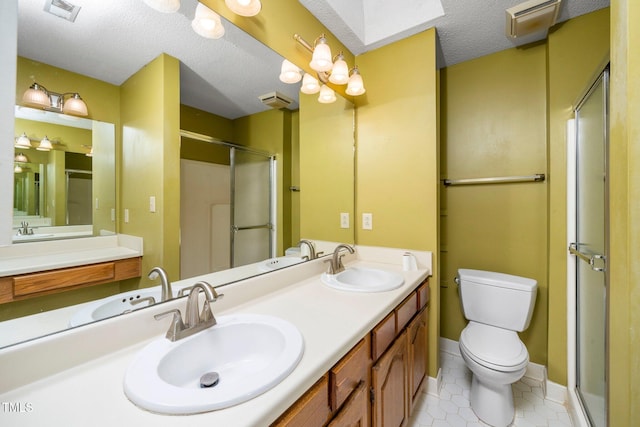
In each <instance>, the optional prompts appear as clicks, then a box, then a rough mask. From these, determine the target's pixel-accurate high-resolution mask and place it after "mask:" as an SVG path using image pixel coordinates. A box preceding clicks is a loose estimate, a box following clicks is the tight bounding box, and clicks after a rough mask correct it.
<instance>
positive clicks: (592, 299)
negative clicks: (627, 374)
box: [572, 71, 608, 427]
mask: <svg viewBox="0 0 640 427" xmlns="http://www.w3.org/2000/svg"><path fill="white" fill-rule="evenodd" d="M607 86H608V72H607V71H605V72H604V73H603V74H602V75H601V77H600V78H599V79H598V81H597V82H596V84H595V85H594V86H593V88H592V90H591V91H590V92H589V94H588V95H587V97H586V98H585V99H584V101H583V102H582V103H581V104H580V105H579V107H578V108H577V109H576V135H577V149H576V156H577V157H576V174H577V175H576V182H577V191H576V242H577V243H575V244H573V245H572V252H573V253H574V254H575V255H576V256H577V257H578V260H577V263H576V281H577V283H576V292H577V294H576V298H577V308H576V309H577V330H576V334H577V355H576V356H577V360H576V367H577V373H576V374H577V375H576V386H577V390H578V394H579V396H580V398H581V401H582V404H583V407H584V408H585V410H586V413H587V415H588V417H589V420H590V422H591V424H592V425H593V426H598V427H599V426H605V425H606V381H607V379H606V369H605V367H606V357H607V355H606V318H607V273H606V263H607V255H608V252H607V249H608V247H607V246H608V245H607V241H608V235H607V226H606V224H607V209H606V206H607V188H608V183H607V179H608V175H607V139H608V138H607V128H608V127H607V98H608V94H607Z"/></svg>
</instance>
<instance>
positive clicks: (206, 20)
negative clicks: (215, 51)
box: [191, 3, 224, 39]
mask: <svg viewBox="0 0 640 427" xmlns="http://www.w3.org/2000/svg"><path fill="white" fill-rule="evenodd" d="M191 28H193V31H195V32H196V33H197V34H198V35H200V36H202V37H204V38H207V39H219V38H220V37H222V36H223V35H224V27H223V26H222V20H221V19H220V15H218V14H217V13H215V12H214V11H213V10H211V9H209V8H208V7H207V6H205V5H204V4H202V3H198V6H196V16H195V18H193V21H191Z"/></svg>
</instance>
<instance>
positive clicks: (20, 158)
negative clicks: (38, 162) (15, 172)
mask: <svg viewBox="0 0 640 427" xmlns="http://www.w3.org/2000/svg"><path fill="white" fill-rule="evenodd" d="M13 161H14V162H18V163H29V158H28V157H27V156H25V155H24V153H18V154H16V157H14V159H13Z"/></svg>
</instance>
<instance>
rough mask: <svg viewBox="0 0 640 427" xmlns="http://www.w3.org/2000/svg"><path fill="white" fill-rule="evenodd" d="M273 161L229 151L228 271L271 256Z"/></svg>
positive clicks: (260, 156)
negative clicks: (229, 249)
mask: <svg viewBox="0 0 640 427" xmlns="http://www.w3.org/2000/svg"><path fill="white" fill-rule="evenodd" d="M273 162H274V159H273V157H269V156H267V155H264V154H260V153H255V152H251V151H244V150H238V149H235V148H231V219H232V225H231V267H238V266H241V265H246V264H251V263H254V262H258V261H262V260H265V259H268V258H272V257H273V256H274V250H273V246H274V245H273V232H274V230H273V224H274V221H273V219H272V206H273V204H272V203H273V202H272V198H273V192H272V188H273V167H274V166H273Z"/></svg>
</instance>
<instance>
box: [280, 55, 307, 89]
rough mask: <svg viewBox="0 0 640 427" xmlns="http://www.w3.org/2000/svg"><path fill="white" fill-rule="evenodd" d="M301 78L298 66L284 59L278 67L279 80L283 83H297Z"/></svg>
mask: <svg viewBox="0 0 640 427" xmlns="http://www.w3.org/2000/svg"><path fill="white" fill-rule="evenodd" d="M301 79H302V74H301V72H300V68H298V67H297V66H296V65H295V64H294V63H292V62H291V61H289V60H287V59H285V60H283V61H282V67H280V81H281V82H283V83H298V82H299V81H300V80H301Z"/></svg>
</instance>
